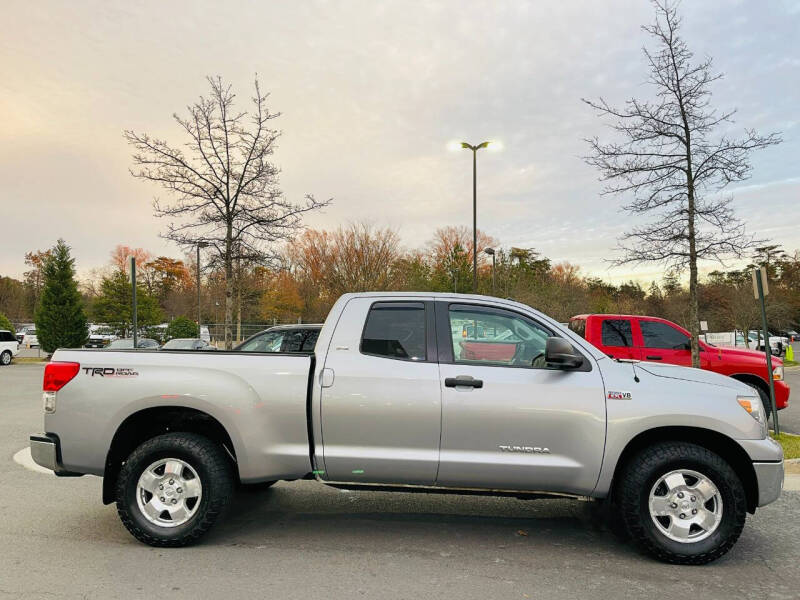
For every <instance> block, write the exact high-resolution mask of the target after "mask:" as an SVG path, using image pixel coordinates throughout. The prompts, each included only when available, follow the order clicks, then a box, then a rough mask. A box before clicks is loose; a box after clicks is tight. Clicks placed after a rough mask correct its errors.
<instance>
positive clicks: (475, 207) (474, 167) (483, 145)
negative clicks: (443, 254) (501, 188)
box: [451, 142, 501, 294]
mask: <svg viewBox="0 0 800 600" xmlns="http://www.w3.org/2000/svg"><path fill="white" fill-rule="evenodd" d="M489 144H491V145H492V147H497V148H500V146H501V144H499V143H498V142H481V143H480V144H477V145H473V144H468V143H467V142H461V147H462V148H466V149H467V150H472V293H473V294H477V293H478V150H480V149H481V148H488V147H489ZM451 147H452V146H451ZM455 147H456V148H457V146H455Z"/></svg>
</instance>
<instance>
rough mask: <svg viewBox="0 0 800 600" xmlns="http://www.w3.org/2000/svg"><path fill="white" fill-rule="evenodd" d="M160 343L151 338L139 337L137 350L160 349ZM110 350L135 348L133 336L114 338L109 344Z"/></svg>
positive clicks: (107, 347)
mask: <svg viewBox="0 0 800 600" xmlns="http://www.w3.org/2000/svg"><path fill="white" fill-rule="evenodd" d="M158 348H159V344H158V342H157V341H155V340H154V339H151V338H139V339H137V340H136V349H137V350H158ZM106 349H108V350H133V338H120V339H118V340H114V341H113V342H111V343H110V344H109V345H108V346H106Z"/></svg>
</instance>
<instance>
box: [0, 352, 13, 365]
mask: <svg viewBox="0 0 800 600" xmlns="http://www.w3.org/2000/svg"><path fill="white" fill-rule="evenodd" d="M10 364H11V350H4V351H3V353H2V354H0V365H3V366H4V367H6V366H8V365H10Z"/></svg>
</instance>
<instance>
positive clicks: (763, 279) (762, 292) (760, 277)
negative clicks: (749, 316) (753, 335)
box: [753, 267, 781, 434]
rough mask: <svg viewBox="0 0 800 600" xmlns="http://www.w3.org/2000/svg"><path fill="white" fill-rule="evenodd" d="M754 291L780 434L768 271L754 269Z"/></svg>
mask: <svg viewBox="0 0 800 600" xmlns="http://www.w3.org/2000/svg"><path fill="white" fill-rule="evenodd" d="M753 287H754V288H755V289H754V290H753V291H754V292H755V296H756V300H758V303H759V304H760V305H761V326H762V328H763V329H764V355H765V356H766V359H767V379H768V380H769V403H770V410H771V412H772V425H773V428H774V429H775V433H776V434H780V432H781V427H780V425H779V424H778V409H777V407H776V406H775V381H774V379H773V375H772V351H771V348H770V347H769V329H767V303H766V301H765V299H764V297H765V296H766V295H767V294H769V286H768V285H767V269H766V268H765V267H761V268H760V269H753Z"/></svg>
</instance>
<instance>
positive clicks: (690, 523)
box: [615, 442, 747, 565]
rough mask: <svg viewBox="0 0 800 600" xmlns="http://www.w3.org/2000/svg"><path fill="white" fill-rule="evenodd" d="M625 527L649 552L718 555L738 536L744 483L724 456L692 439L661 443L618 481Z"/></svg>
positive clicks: (694, 559) (706, 558)
mask: <svg viewBox="0 0 800 600" xmlns="http://www.w3.org/2000/svg"><path fill="white" fill-rule="evenodd" d="M615 493H616V496H617V501H616V506H617V509H618V510H619V511H620V512H621V515H620V516H621V518H622V521H623V524H624V526H625V529H626V530H627V532H628V533H629V534H630V536H631V538H632V539H633V540H634V541H635V542H636V543H637V544H638V545H639V546H640V547H641V548H643V549H644V550H645V551H647V552H648V553H650V554H652V555H653V556H655V557H656V558H658V559H659V560H662V561H664V562H669V563H673V564H686V565H689V564H692V565H699V564H705V563H709V562H711V561H713V560H716V559H717V558H719V557H720V556H722V555H723V554H725V553H726V552H728V550H730V549H731V548H732V547H733V545H734V544H735V543H736V540H737V539H739V535H740V534H741V532H742V528H743V527H744V522H745V517H746V510H747V508H746V506H747V503H746V499H745V493H744V487H743V486H742V482H741V481H740V479H739V477H738V476H737V475H736V472H735V471H734V470H733V469H732V468H731V466H730V465H729V464H728V463H727V462H726V461H725V460H724V459H722V458H721V457H720V456H718V455H717V454H715V453H713V452H711V451H710V450H708V449H706V448H703V447H701V446H697V445H695V444H691V443H688V442H663V443H659V444H657V445H654V446H652V447H650V448H647V449H645V450H643V451H642V452H640V453H639V454H638V455H637V456H635V457H634V458H633V459H632V460H631V461H629V462H628V464H627V465H626V466H625V468H624V469H623V472H622V474H621V476H620V480H619V481H618V483H617V484H616V489H615Z"/></svg>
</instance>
